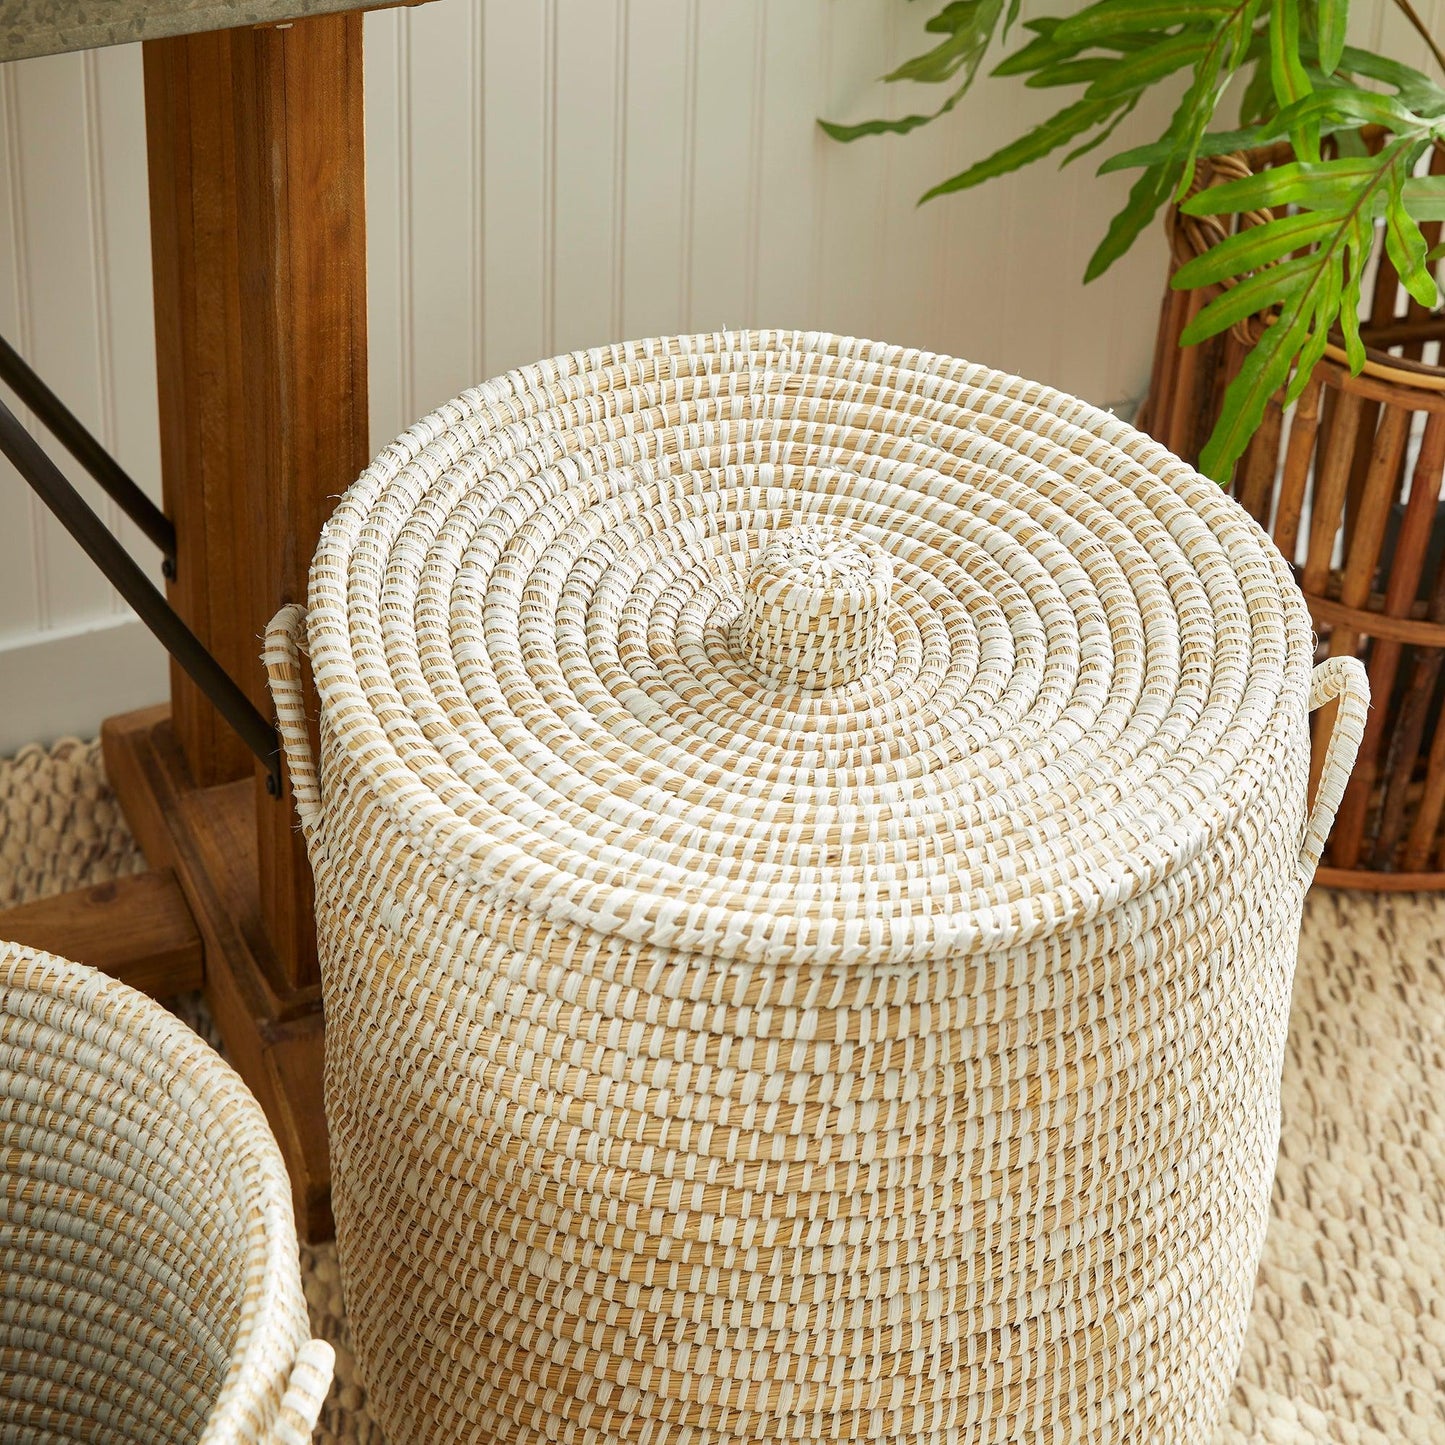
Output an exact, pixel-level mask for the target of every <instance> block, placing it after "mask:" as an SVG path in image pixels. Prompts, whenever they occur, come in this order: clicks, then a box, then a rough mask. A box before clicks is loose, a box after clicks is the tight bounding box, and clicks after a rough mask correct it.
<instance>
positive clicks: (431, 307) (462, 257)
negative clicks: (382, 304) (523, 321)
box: [402, 0, 547, 419]
mask: <svg viewBox="0 0 1445 1445" xmlns="http://www.w3.org/2000/svg"><path fill="white" fill-rule="evenodd" d="M546 3H547V0H542V3H539V4H538V5H537V6H535V7H534V6H532V5H522V6H516V7H514V8H515V9H516V10H517V11H518V13H519V14H525V13H527V12H535V11H541V10H545V8H546ZM480 23H481V7H480V6H478V5H422V6H418V7H417V8H416V9H411V10H406V11H404V12H403V14H402V26H403V29H404V30H405V31H406V32H407V45H406V63H407V75H406V77H405V83H406V87H407V89H408V90H409V92H410V98H411V99H410V105H409V106H408V107H406V113H407V114H408V116H409V118H410V124H409V126H408V127H407V135H406V138H405V139H406V141H407V142H408V143H409V146H410V154H409V156H407V157H406V161H407V162H408V163H409V164H408V173H409V179H410V186H409V194H408V195H407V196H406V197H404V199H403V206H404V209H405V211H406V222H407V231H408V237H407V240H408V250H409V258H410V278H409V279H410V285H411V298H410V309H411V326H412V337H411V344H410V346H409V347H408V350H409V352H410V357H411V393H412V394H411V395H410V396H409V397H408V398H407V400H408V403H409V411H408V414H407V415H408V419H411V418H414V417H415V415H416V414H418V413H421V412H427V411H430V410H431V409H432V408H433V407H435V406H438V405H440V403H442V402H444V401H445V400H446V399H447V398H448V397H451V396H455V395H456V393H457V392H459V391H460V390H461V389H462V388H463V387H464V386H469V385H471V384H472V383H473V382H475V381H477V380H479V379H480V378H478V377H477V376H475V375H474V374H473V370H472V368H473V365H474V363H475V361H476V355H475V351H474V349H473V345H472V334H471V326H470V321H471V318H472V317H473V316H474V315H475V314H476V307H475V303H474V298H473V297H472V294H471V287H472V283H473V279H474V271H473V267H472V260H471V257H472V243H473V235H472V226H471V221H472V214H473V208H472V185H473V181H474V178H475V176H476V159H475V150H476V147H477V146H478V145H479V144H480V137H478V136H477V135H475V134H474V132H473V127H472V118H473V107H472V88H473V84H474V80H475V71H474V67H473V64H472V58H473V55H474V54H475V49H476V47H475V43H474V30H475V27H476V26H477V25H478V24H480ZM404 104H405V102H404ZM419 342H422V343H424V344H418V343H419Z"/></svg>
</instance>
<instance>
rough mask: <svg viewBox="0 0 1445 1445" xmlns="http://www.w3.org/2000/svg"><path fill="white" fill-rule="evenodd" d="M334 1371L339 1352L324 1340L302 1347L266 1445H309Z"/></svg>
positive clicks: (269, 1431) (297, 1353)
mask: <svg viewBox="0 0 1445 1445" xmlns="http://www.w3.org/2000/svg"><path fill="white" fill-rule="evenodd" d="M335 1369H336V1351H335V1350H333V1349H332V1348H331V1346H330V1345H328V1344H327V1343H326V1341H325V1340H307V1342H306V1343H305V1344H304V1345H302V1346H301V1348H300V1349H299V1350H298V1351H297V1352H296V1363H295V1364H294V1365H292V1367H291V1378H290V1379H289V1380H287V1382H286V1393H285V1394H284V1395H282V1397H281V1406H280V1408H279V1409H278V1410H277V1412H276V1418H275V1419H274V1420H272V1422H271V1426H270V1429H269V1430H267V1431H266V1432H265V1436H264V1440H263V1445H310V1441H311V1436H312V1435H313V1434H314V1433H315V1430H316V1422H317V1420H318V1419H320V1417H321V1406H322V1404H323V1403H324V1402H325V1400H326V1393H327V1391H328V1390H330V1388H331V1376H332V1374H333V1373H334V1371H335Z"/></svg>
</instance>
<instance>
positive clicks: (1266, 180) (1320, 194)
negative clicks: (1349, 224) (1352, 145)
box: [1180, 156, 1380, 216]
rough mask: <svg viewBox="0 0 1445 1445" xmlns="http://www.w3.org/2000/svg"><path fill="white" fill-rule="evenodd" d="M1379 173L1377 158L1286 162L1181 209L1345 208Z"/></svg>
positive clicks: (1198, 212)
mask: <svg viewBox="0 0 1445 1445" xmlns="http://www.w3.org/2000/svg"><path fill="white" fill-rule="evenodd" d="M1379 169H1380V162H1379V158H1378V157H1376V156H1347V157H1344V158H1341V159H1339V160H1332V161H1321V162H1316V163H1313V164H1312V163H1310V162H1307V161H1290V162H1289V163H1288V164H1286V165H1282V166H1271V167H1270V168H1269V169H1268V170H1265V171H1259V172H1257V173H1256V174H1255V175H1252V176H1244V177H1243V178H1241V179H1240V180H1237V181H1225V182H1224V183H1223V184H1222V185H1218V186H1209V187H1208V188H1206V189H1205V190H1202V191H1199V192H1198V193H1197V194H1195V195H1193V196H1190V197H1189V199H1188V200H1187V201H1185V202H1184V204H1183V205H1182V206H1181V207H1180V209H1181V210H1183V211H1184V212H1185V214H1186V215H1190V216H1225V215H1233V214H1234V213H1235V212H1236V211H1262V210H1267V209H1274V208H1277V207H1281V206H1304V207H1306V208H1308V209H1309V210H1317V211H1318V210H1331V209H1334V208H1339V207H1344V206H1347V205H1349V203H1350V200H1351V198H1352V197H1353V196H1354V195H1355V194H1356V192H1357V191H1358V190H1359V188H1360V186H1361V184H1362V183H1364V182H1367V181H1369V180H1370V179H1372V178H1373V177H1375V175H1376V173H1377V172H1378V171H1379Z"/></svg>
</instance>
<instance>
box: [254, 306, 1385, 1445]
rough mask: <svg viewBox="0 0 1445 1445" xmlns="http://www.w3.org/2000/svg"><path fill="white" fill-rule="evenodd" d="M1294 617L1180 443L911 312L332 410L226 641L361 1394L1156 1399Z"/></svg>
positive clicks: (1183, 1400) (1220, 1086) (677, 1421)
mask: <svg viewBox="0 0 1445 1445" xmlns="http://www.w3.org/2000/svg"><path fill="white" fill-rule="evenodd" d="M303 642H304V644H305V647H306V650H308V651H309V654H310V658H311V665H312V668H313V671H314V676H315V682H316V687H317V690H318V692H319V695H320V699H321V714H320V755H319V775H318V768H317V766H316V762H315V760H313V756H312V752H311V745H310V741H309V738H308V732H307V726H308V724H307V719H306V716H305V713H304V708H303V702H302V699H303V693H302V690H301V666H302V663H301V657H300V652H301V649H302V646H303ZM1310 653H1311V637H1310V625H1309V617H1308V614H1307V612H1306V610H1305V606H1304V603H1303V600H1302V599H1301V597H1300V595H1299V592H1298V589H1297V588H1296V587H1295V585H1294V583H1293V580H1292V579H1291V577H1290V575H1289V572H1288V569H1287V568H1286V566H1285V565H1284V563H1283V561H1282V559H1281V558H1280V557H1279V555H1278V553H1277V552H1276V551H1275V550H1274V549H1273V547H1272V546H1271V545H1270V544H1269V542H1268V540H1267V539H1266V538H1265V537H1264V535H1263V533H1262V532H1261V531H1260V530H1259V528H1258V527H1257V526H1256V525H1255V523H1254V522H1253V521H1252V520H1251V519H1250V518H1249V517H1248V516H1247V515H1246V514H1245V513H1244V512H1243V510H1242V509H1241V508H1240V507H1239V506H1238V505H1237V504H1236V503H1234V502H1232V501H1230V500H1229V499H1228V498H1226V497H1224V496H1223V495H1221V493H1220V492H1219V490H1218V488H1216V487H1214V486H1213V485H1212V484H1210V483H1207V482H1205V481H1203V480H1202V479H1201V478H1199V477H1198V476H1196V475H1195V474H1194V473H1192V472H1191V471H1190V470H1189V469H1188V468H1187V467H1185V466H1183V465H1182V464H1180V463H1179V462H1178V461H1176V460H1175V459H1174V458H1172V457H1171V456H1169V455H1168V454H1167V453H1166V452H1165V451H1164V450H1163V449H1162V448H1160V447H1159V446H1157V445H1156V444H1155V443H1153V442H1151V441H1149V440H1148V439H1147V438H1145V437H1143V436H1141V435H1140V434H1138V433H1137V432H1134V431H1132V430H1131V429H1130V428H1128V427H1127V426H1125V425H1123V424H1121V423H1120V422H1119V421H1117V420H1116V419H1114V418H1113V417H1111V416H1108V415H1105V414H1103V413H1101V412H1099V411H1096V410H1094V409H1093V408H1091V407H1089V406H1086V405H1085V404H1084V403H1082V402H1079V401H1076V400H1074V399H1072V398H1070V397H1066V396H1061V395H1059V394H1058V393H1055V392H1052V391H1049V390H1047V389H1046V388H1043V387H1039V386H1036V385H1033V384H1031V383H1029V382H1026V381H1021V380H1019V379H1017V378H1014V377H1008V376H1003V375H1001V374H999V373H997V372H993V371H990V370H988V369H986V368H984V367H981V366H974V365H969V364H967V363H965V362H961V361H956V360H953V359H951V358H948V357H942V356H934V355H928V354H925V353H919V352H916V351H902V350H899V349H896V348H892V347H888V346H884V345H880V344H876V343H870V342H861V341H852V340H845V339H840V338H837V337H832V336H827V335H817V334H801V333H792V332H777V333H774V332H762V333H738V334H731V333H728V334H719V335H712V336H698V337H684V338H668V339H662V340H654V341H643V342H637V343H634V344H630V345H624V346H617V347H612V348H604V349H600V350H596V351H590V352H586V353H579V354H576V355H572V356H563V357H559V358H556V359H554V360H552V361H548V362H544V363H541V364H539V365H537V366H532V367H527V368H524V369H522V370H520V371H517V372H513V373H510V374H508V375H507V376H504V377H501V378H498V379H497V380H495V381H491V382H488V383H487V384H485V385H484V386H481V387H478V388H476V389H475V390H472V391H468V392H465V393H463V394H462V395H461V396H460V397H458V398H457V399H456V400H455V401H453V402H450V403H448V404H447V405H446V406H444V407H442V408H440V409H439V410H438V411H437V412H435V413H434V414H433V415H431V416H429V417H427V418H426V419H425V420H423V421H421V422H419V423H417V425H416V426H414V427H413V428H411V429H410V430H409V431H408V432H406V433H405V434H404V435H402V436H401V437H399V438H398V439H397V440H396V441H395V442H394V443H392V444H391V445H390V446H389V447H387V448H386V450H385V451H383V452H382V454H381V455H380V456H379V457H378V458H377V460H376V461H375V462H374V463H373V465H372V466H371V467H370V468H368V469H367V470H366V471H365V472H364V473H363V474H362V476H361V478H360V480H359V481H358V482H357V483H356V485H355V486H354V487H353V488H352V489H351V490H350V491H349V492H348V493H347V495H346V496H345V497H344V498H343V500H342V501H341V503H340V505H339V506H338V508H337V510H336V513H335V515H334V516H333V517H332V519H331V521H330V522H329V523H328V524H327V526H326V528H325V529H324V532H323V535H322V539H321V545H320V548H319V550H318V552H317V555H316V558H315V562H314V565H313V568H312V573H311V584H310V598H309V614H308V613H305V612H303V610H302V609H301V608H299V607H292V608H288V609H286V610H285V611H283V613H282V614H281V615H280V616H279V617H278V618H277V619H276V622H275V623H274V624H273V627H272V630H271V633H270V636H269V639H268V667H269V672H270V677H271V684H272V689H273V694H274V696H275V700H276V704H277V710H278V716H279V718H280V722H281V727H282V730H283V735H284V738H285V741H286V751H287V762H288V766H289V770H290V774H291V780H292V784H293V786H294V789H295V794H296V798H297V802H298V806H299V809H300V813H301V818H302V824H303V827H304V829H305V832H306V836H307V840H308V842H309V845H310V851H311V857H312V860H313V864H314V868H315V874H316V884H317V908H318V926H319V936H320V940H321V950H322V977H323V990H324V993H325V1001H326V1016H327V1065H326V1091H327V1109H328V1119H329V1123H330V1128H331V1138H332V1149H333V1166H334V1203H335V1211H336V1223H337V1239H338V1246H339V1251H340V1260H341V1265H342V1276H343V1283H344V1287H345V1290H346V1294H347V1302H348V1315H349V1318H350V1320H351V1322H352V1327H353V1330H354V1337H355V1346H356V1356H357V1363H358V1366H359V1368H360V1370H361V1372H362V1374H363V1377H364V1379H365V1382H366V1385H367V1388H368V1390H369V1392H370V1393H369V1398H370V1400H371V1403H372V1408H373V1409H374V1410H375V1411H376V1413H377V1415H378V1416H379V1418H380V1420H381V1422H382V1425H383V1428H384V1430H385V1431H386V1434H387V1438H388V1441H389V1442H391V1445H409V1442H421V1441H430V1440H440V1439H446V1440H449V1441H476V1442H482V1441H487V1442H491V1441H507V1442H511V1441H528V1442H532V1441H536V1442H540V1441H543V1440H546V1441H568V1442H573V1441H575V1442H579V1445H580V1442H587V1445H594V1442H596V1445H602V1442H613V1441H617V1442H621V1441H624V1440H626V1441H635V1442H654V1445H662V1442H664V1441H665V1442H667V1445H704V1442H706V1445H733V1442H737V1445H741V1442H744V1441H747V1442H749V1445H758V1442H784V1441H788V1442H792V1441H797V1442H803V1441H807V1442H819V1445H822V1442H828V1445H839V1442H845V1441H869V1442H885V1441H909V1442H923V1441H930V1442H933V1441H936V1442H940V1445H942V1442H944V1441H956V1440H959V1439H967V1440H969V1441H971V1442H979V1445H983V1442H992V1441H998V1442H1003V1441H1020V1440H1024V1441H1033V1442H1044V1441H1057V1440H1062V1439H1068V1440H1071V1441H1100V1442H1102V1441H1109V1442H1111V1445H1118V1442H1129V1441H1149V1442H1151V1445H1157V1442H1174V1441H1179V1442H1194V1445H1207V1441H1208V1440H1209V1438H1210V1436H1211V1433H1212V1427H1213V1424H1214V1422H1215V1420H1216V1418H1217V1416H1218V1413H1219V1409H1220V1406H1221V1404H1222V1402H1223V1400H1224V1398H1225V1395H1226V1392H1227V1390H1228V1388H1229V1385H1230V1381H1231V1378H1232V1375H1233V1372H1234V1369H1235V1366H1236V1363H1237V1360H1238V1357H1239V1350H1240V1345H1241V1341H1242V1337H1243V1333H1244V1328H1245V1322H1246V1317H1247V1314H1248V1308H1249V1301H1250V1295H1251V1291H1252V1287H1253V1279H1254V1272H1255V1267H1256V1263H1257V1260H1258V1257H1259V1251H1260V1246H1261V1243H1262V1239H1263V1233H1264V1228H1265V1221H1266V1217H1267V1213H1268V1207H1269V1194H1270V1183H1271V1178H1272V1175H1273V1169H1274V1162H1275V1154H1276V1147H1277V1138H1278V1098H1279V1095H1278V1084H1279V1072H1280V1065H1281V1058H1282V1050H1283V1045H1284V1036H1285V1028H1286V1017H1287V1012H1288V1002H1289V994H1290V983H1291V977H1292V973H1293V968H1294V960H1295V952H1296V947H1297V942H1298V929H1299V921H1300V908H1301V900H1302V897H1303V894H1304V891H1305V888H1306V887H1307V885H1308V883H1309V880H1310V877H1311V875H1312V873H1313V871H1314V867H1315V863H1316V861H1317V859H1318V856H1319V851H1320V848H1321V846H1322V844H1323V841H1324V835H1325V832H1326V831H1327V829H1328V826H1329V822H1330V818H1331V816H1332V814H1333V811H1334V808H1335V805H1336V803H1337V801H1338V799H1339V796H1340V793H1341V790H1342V789H1343V786H1344V783H1345V779H1346V776H1347V774H1348V770H1349V765H1350V762H1351V760H1352V757H1353V754H1354V750H1355V748H1356V746H1357V744H1358V742H1359V738H1360V733H1361V730H1362V728H1363V726H1364V720H1365V706H1366V692H1365V687H1364V682H1363V677H1362V673H1361V669H1360V667H1359V664H1358V663H1357V662H1355V661H1354V660H1352V659H1338V660H1334V661H1331V662H1330V663H1328V664H1326V665H1325V666H1324V667H1323V668H1321V669H1319V670H1318V671H1316V672H1315V673H1314V675H1313V680H1312V678H1311V658H1310ZM1326 699H1338V702H1339V707H1338V716H1337V721H1336V726H1335V731H1334V735H1333V739H1332V741H1331V743H1330V747H1329V751H1328V754H1327V756H1326V759H1325V766H1324V770H1323V774H1322V777H1321V782H1320V786H1319V791H1318V797H1317V799H1316V801H1315V803H1314V805H1313V810H1312V811H1311V809H1310V808H1309V807H1308V806H1307V797H1306V790H1307V781H1308V774H1309V737H1308V729H1307V713H1308V710H1309V708H1310V707H1311V706H1312V705H1317V704H1319V703H1321V702H1323V701H1325V700H1326Z"/></svg>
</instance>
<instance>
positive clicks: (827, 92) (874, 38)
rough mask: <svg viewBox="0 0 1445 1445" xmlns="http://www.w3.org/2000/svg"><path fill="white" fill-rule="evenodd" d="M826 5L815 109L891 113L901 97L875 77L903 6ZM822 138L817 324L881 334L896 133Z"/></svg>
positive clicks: (849, 117) (858, 115)
mask: <svg viewBox="0 0 1445 1445" xmlns="http://www.w3.org/2000/svg"><path fill="white" fill-rule="evenodd" d="M824 8H825V11H826V14H827V42H826V50H825V56H824V59H825V72H824V83H823V89H822V93H821V95H820V96H819V97H818V100H817V101H816V102H815V106H814V114H815V115H816V114H822V115H825V116H826V117H827V118H828V119H830V120H839V121H856V120H864V119H866V118H867V117H868V116H870V115H874V114H878V113H879V112H880V110H881V111H882V112H884V113H886V112H887V111H888V110H890V109H891V108H892V107H893V106H894V105H895V104H896V94H895V93H884V92H882V91H881V90H880V89H879V87H877V86H876V85H875V83H874V82H875V81H876V79H877V77H878V76H879V75H880V74H881V73H882V72H883V71H884V70H886V69H888V57H889V55H890V53H891V41H892V40H893V39H894V37H895V36H896V34H897V14H896V12H897V9H898V7H897V6H893V5H869V6H866V7H865V6H857V5H854V6H847V7H843V6H839V5H837V4H833V3H827V0H825V6H824ZM812 129H813V130H814V131H816V130H817V127H816V126H813V127H812ZM819 136H820V139H821V140H822V141H823V145H822V147H821V149H820V152H819V155H820V161H821V164H822V168H823V175H822V181H823V185H822V195H821V197H820V202H821V204H820V206H819V209H818V212H817V215H816V217H815V225H816V227H817V236H816V246H817V251H818V256H819V260H818V263H817V265H818V284H819V296H818V302H817V314H816V316H815V321H814V324H815V325H818V326H821V327H823V328H824V329H826V330H828V331H841V332H846V333H849V334H852V335H855V336H879V335H881V333H882V331H883V329H884V328H883V326H882V325H881V324H880V323H882V321H883V318H882V317H881V316H880V315H879V303H880V301H881V287H880V268H881V267H882V266H884V265H887V264H888V258H887V257H886V256H885V255H884V244H883V243H884V237H885V233H886V225H887V223H886V220H885V217H884V210H885V207H884V205H883V204H882V198H883V197H884V196H886V195H887V194H888V184H889V181H888V178H889V172H890V170H891V168H892V166H893V163H894V160H895V158H896V155H897V145H896V138H895V137H883V138H878V137H869V138H865V139H863V140H861V141H855V142H853V143H852V144H851V145H846V146H845V145H838V144H836V143H835V142H833V141H830V140H828V139H827V138H826V137H823V136H822V135H821V133H819ZM915 138H916V137H915ZM910 205H911V202H910Z"/></svg>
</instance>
